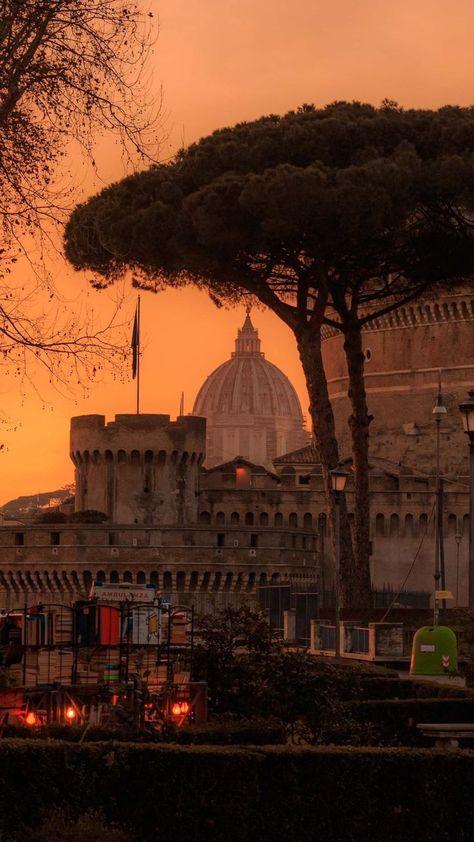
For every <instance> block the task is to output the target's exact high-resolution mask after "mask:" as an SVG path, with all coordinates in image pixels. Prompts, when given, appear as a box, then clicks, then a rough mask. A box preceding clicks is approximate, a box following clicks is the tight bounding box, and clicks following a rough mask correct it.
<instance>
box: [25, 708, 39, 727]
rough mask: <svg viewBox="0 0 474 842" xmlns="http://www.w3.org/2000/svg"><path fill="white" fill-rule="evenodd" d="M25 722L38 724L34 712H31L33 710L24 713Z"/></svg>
mask: <svg viewBox="0 0 474 842" xmlns="http://www.w3.org/2000/svg"><path fill="white" fill-rule="evenodd" d="M25 722H26V724H27V725H37V724H38V717H37V716H36V713H33V711H30V713H28V714H27V715H26V719H25Z"/></svg>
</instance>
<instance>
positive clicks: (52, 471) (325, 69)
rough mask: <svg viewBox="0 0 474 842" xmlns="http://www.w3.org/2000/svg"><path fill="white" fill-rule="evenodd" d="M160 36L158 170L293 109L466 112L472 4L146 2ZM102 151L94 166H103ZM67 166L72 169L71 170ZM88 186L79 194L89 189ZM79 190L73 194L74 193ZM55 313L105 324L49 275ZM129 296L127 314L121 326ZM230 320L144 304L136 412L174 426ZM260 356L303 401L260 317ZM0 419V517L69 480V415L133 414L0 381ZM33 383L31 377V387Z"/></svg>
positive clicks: (115, 163)
mask: <svg viewBox="0 0 474 842" xmlns="http://www.w3.org/2000/svg"><path fill="white" fill-rule="evenodd" d="M149 5H150V6H151V7H152V9H153V11H154V12H155V13H156V14H157V15H158V16H159V21H160V35H159V39H158V42H157V44H156V48H155V51H154V56H153V65H154V67H153V72H154V85H155V87H156V90H157V91H158V90H159V88H160V85H162V86H163V93H164V105H163V121H164V130H165V134H166V139H165V140H164V141H163V143H162V147H161V157H162V158H163V159H167V158H169V157H170V156H171V155H172V154H173V153H174V151H175V150H176V148H177V147H178V146H180V145H181V144H182V143H183V141H184V143H185V144H188V143H190V142H192V141H193V140H195V139H197V138H199V137H201V136H202V135H204V134H207V133H208V132H211V131H212V130H213V129H215V128H218V127H221V126H224V125H231V124H233V123H235V122H239V121H242V120H250V119H253V118H257V117H259V116H261V115H262V114H264V113H270V112H273V113H282V112H285V111H287V110H289V109H292V108H295V107H297V106H298V105H300V104H302V103H304V102H312V103H315V104H316V105H324V104H326V103H327V102H330V101H332V100H335V99H348V100H352V99H360V100H365V101H369V102H373V103H375V104H378V103H380V101H381V100H382V99H384V98H390V99H395V100H397V101H398V102H399V103H401V104H403V105H405V106H417V107H431V106H433V107H437V106H440V105H443V104H445V103H448V102H449V103H457V104H461V105H468V104H470V103H472V102H473V100H474V95H473V94H474V91H473V84H474V61H473V55H472V51H473V47H472V44H473V43H474V4H473V3H472V0H450V2H446V0H397V2H393V0H331V2H327V0H326V1H325V2H321V0H291V2H290V0H199V2H198V0H153V2H150V3H149ZM104 151H105V154H104ZM100 161H101V177H102V179H103V182H104V183H108V182H109V181H113V180H116V179H118V178H120V177H121V176H122V175H123V169H122V164H121V162H120V157H119V156H118V155H117V153H116V151H115V146H114V145H113V144H110V148H109V147H108V146H107V147H106V149H105V150H104V144H103V143H102V144H101V154H100ZM73 165H74V162H73ZM90 183H92V182H90ZM87 184H89V182H86V185H87ZM55 274H56V281H57V284H58V287H59V288H60V290H61V291H62V293H63V295H64V296H65V297H66V299H67V300H74V301H77V300H78V299H80V298H81V297H83V296H87V301H88V302H90V304H91V305H93V306H94V307H95V308H96V309H97V310H98V311H100V312H102V313H103V314H106V313H107V312H108V310H110V308H111V306H112V305H111V302H110V299H109V298H108V297H107V295H104V294H103V293H101V294H99V293H96V292H93V291H89V288H88V284H87V279H86V278H83V277H81V276H80V275H77V274H73V273H71V272H70V271H69V270H68V269H67V267H66V266H65V265H63V264H62V263H61V262H60V261H59V260H57V261H56V264H55ZM133 308H134V297H133V295H131V296H130V298H129V301H128V303H127V305H126V315H127V316H130V317H131V315H132V313H133ZM243 316H244V314H243V310H242V309H240V310H236V311H222V310H221V311H218V310H216V308H215V307H214V306H213V305H212V304H211V303H210V302H209V300H208V299H207V297H206V296H205V295H204V294H200V293H197V292H196V291H193V290H187V291H182V292H180V293H176V292H169V293H163V294H160V295H159V296H152V295H149V294H146V293H145V294H143V297H142V323H143V335H144V339H145V342H146V350H145V353H144V358H143V365H142V384H143V391H142V394H143V400H142V409H143V411H145V412H165V413H169V414H171V415H172V416H175V415H176V414H177V411H178V407H179V397H180V393H181V391H182V390H184V391H185V394H186V411H190V410H191V407H192V401H193V400H194V397H195V394H196V392H197V390H198V388H199V386H200V384H201V383H202V381H203V380H204V378H205V377H206V376H207V374H208V373H210V371H211V370H212V369H213V368H215V367H216V366H217V365H218V364H219V363H220V362H222V361H223V360H224V359H226V358H227V357H228V356H229V354H230V352H231V350H232V349H233V340H234V336H235V333H236V330H237V327H238V326H240V325H241V323H242V321H243ZM253 319H254V322H255V324H256V326H257V327H258V328H259V329H260V335H261V338H262V341H263V350H264V351H265V352H266V356H267V358H268V359H270V360H271V361H272V362H274V363H276V364H277V365H278V366H280V367H281V368H282V369H283V370H284V371H285V373H286V374H288V376H289V377H290V379H291V380H292V381H293V383H294V385H295V386H296V388H297V390H298V393H299V395H300V398H301V402H302V406H303V411H304V412H306V407H307V400H306V394H305V388H304V381H303V378H302V375H301V371H300V367H299V362H298V357H297V353H296V349H295V345H294V341H293V338H292V336H291V334H290V333H289V331H288V330H287V329H286V328H285V327H284V326H283V325H281V324H280V323H279V322H278V320H277V319H276V318H275V317H274V316H272V315H271V314H269V313H264V312H256V313H254V315H253ZM2 378H3V382H1V383H0V400H1V409H2V411H3V413H4V415H5V416H7V417H9V418H10V419H11V421H12V423H13V424H14V425H16V424H19V425H20V426H19V427H18V429H17V430H16V432H10V433H7V434H6V435H2V436H0V440H4V441H5V442H6V443H7V445H8V449H7V450H6V452H4V453H3V454H0V504H1V503H3V502H5V501H6V500H8V499H10V498H12V497H14V496H17V495H18V494H23V493H24V494H32V493H35V492H37V491H38V490H43V491H45V490H51V489H53V488H55V487H58V486H60V485H62V484H64V483H66V482H68V481H71V480H72V476H73V471H72V464H71V463H70V461H69V456H68V436H69V418H70V416H71V415H76V414H82V413H93V412H97V413H102V414H105V415H106V416H107V417H111V416H113V414H114V413H115V412H133V411H134V385H133V384H132V382H125V383H122V382H114V381H111V382H109V383H108V384H104V383H101V384H100V385H98V386H97V387H96V388H95V389H92V390H90V391H89V395H88V396H86V397H85V396H84V394H83V390H82V389H81V388H80V387H79V386H78V387H77V390H76V396H75V399H65V398H61V397H60V396H59V395H58V394H56V393H55V392H54V391H53V390H51V389H50V388H49V387H48V384H47V383H44V382H43V380H40V381H39V385H40V389H41V397H42V398H43V399H44V401H43V400H41V399H40V398H38V396H37V395H34V394H33V393H32V390H31V389H27V390H26V394H23V395H21V394H20V392H19V389H18V384H17V382H16V381H15V380H14V378H13V377H6V376H5V375H4V374H2ZM43 379H44V378H43Z"/></svg>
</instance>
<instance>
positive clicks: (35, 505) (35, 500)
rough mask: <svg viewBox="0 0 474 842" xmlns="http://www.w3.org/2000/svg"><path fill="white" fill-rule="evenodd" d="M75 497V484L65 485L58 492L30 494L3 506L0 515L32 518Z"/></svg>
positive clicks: (0, 508)
mask: <svg viewBox="0 0 474 842" xmlns="http://www.w3.org/2000/svg"><path fill="white" fill-rule="evenodd" d="M73 495H74V485H73V484H71V485H64V486H63V487H62V488H58V489H57V490H56V491H44V492H42V493H40V494H30V495H29V496H28V495H26V494H25V495H23V496H21V497H17V498H16V499H15V500H10V501H9V502H8V503H5V505H3V506H1V507H0V514H2V515H4V516H5V517H8V518H20V519H22V518H23V519H24V518H30V517H33V516H34V515H36V514H38V513H39V512H44V511H47V510H48V509H54V508H55V507H56V506H59V505H60V504H61V503H64V501H65V500H67V498H68V497H71V496H73Z"/></svg>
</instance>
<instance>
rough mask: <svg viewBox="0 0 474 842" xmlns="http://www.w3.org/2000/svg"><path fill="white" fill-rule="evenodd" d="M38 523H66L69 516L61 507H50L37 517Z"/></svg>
mask: <svg viewBox="0 0 474 842" xmlns="http://www.w3.org/2000/svg"><path fill="white" fill-rule="evenodd" d="M35 520H36V522H37V523H66V522H67V516H66V515H65V514H64V512H60V511H59V509H50V510H49V511H46V512H41V514H39V515H38V516H37V517H36V518H35Z"/></svg>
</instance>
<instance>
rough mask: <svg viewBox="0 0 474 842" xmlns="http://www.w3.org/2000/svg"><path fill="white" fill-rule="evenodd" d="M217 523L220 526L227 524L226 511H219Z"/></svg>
mask: <svg viewBox="0 0 474 842" xmlns="http://www.w3.org/2000/svg"><path fill="white" fill-rule="evenodd" d="M216 523H217V525H218V526H224V525H225V514H224V512H217V514H216Z"/></svg>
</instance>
